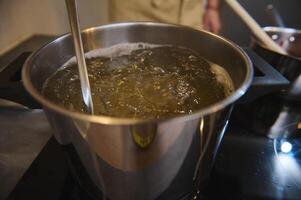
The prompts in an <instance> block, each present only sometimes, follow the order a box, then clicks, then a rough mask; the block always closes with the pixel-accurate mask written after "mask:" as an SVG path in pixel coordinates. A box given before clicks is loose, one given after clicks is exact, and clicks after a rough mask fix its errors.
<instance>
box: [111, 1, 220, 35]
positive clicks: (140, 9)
mask: <svg viewBox="0 0 301 200" xmlns="http://www.w3.org/2000/svg"><path fill="white" fill-rule="evenodd" d="M108 6H109V21H110V22H122V21H156V22H165V23H174V24H181V25H187V26H191V27H194V28H203V29H205V30H208V31H211V32H213V33H216V34H218V33H219V32H220V29H221V22H220V14H219V11H220V2H219V0H207V1H205V0H109V1H108Z"/></svg>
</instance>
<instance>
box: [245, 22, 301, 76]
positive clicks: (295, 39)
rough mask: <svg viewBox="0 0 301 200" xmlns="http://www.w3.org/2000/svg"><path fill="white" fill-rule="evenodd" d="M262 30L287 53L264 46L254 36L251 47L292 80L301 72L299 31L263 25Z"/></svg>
mask: <svg viewBox="0 0 301 200" xmlns="http://www.w3.org/2000/svg"><path fill="white" fill-rule="evenodd" d="M263 30H264V31H265V32H266V33H267V34H268V35H269V36H270V37H271V38H272V39H273V40H274V41H275V42H277V43H278V44H279V45H280V46H281V47H282V48H284V49H285V50H286V51H287V54H286V55H282V54H279V53H277V52H275V51H272V50H270V49H268V48H266V47H265V46H264V45H263V44H262V43H261V42H260V41H259V40H257V39H256V38H254V37H253V38H252V43H251V46H252V48H253V49H254V51H255V52H256V53H257V54H258V55H260V56H261V57H262V58H264V59H265V60H266V61H267V62H268V63H270V64H271V65H272V66H273V67H275V68H276V69H277V70H278V71H279V72H280V73H281V74H283V75H284V76H285V77H286V78H287V79H288V80H290V81H294V80H295V79H296V78H297V77H298V76H299V75H300V74H301V31H300V30H296V29H292V28H283V27H275V26H268V27H264V28H263Z"/></svg>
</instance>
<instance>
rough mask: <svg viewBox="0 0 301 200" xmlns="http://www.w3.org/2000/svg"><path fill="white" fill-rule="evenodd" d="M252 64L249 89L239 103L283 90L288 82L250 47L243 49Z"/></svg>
mask: <svg viewBox="0 0 301 200" xmlns="http://www.w3.org/2000/svg"><path fill="white" fill-rule="evenodd" d="M244 50H245V52H246V53H247V54H248V56H249V57H250V59H251V61H252V62H253V66H254V77H253V82H252V84H251V87H250V89H249V90H248V91H247V93H246V94H245V95H244V96H243V98H241V100H240V101H239V103H246V102H249V101H253V100H255V99H257V98H259V97H261V96H264V95H267V94H270V93H274V92H281V91H285V90H286V89H287V88H288V86H289V84H290V82H289V81H288V80H287V79H286V78H284V77H283V76H282V74H281V73H279V72H278V71H277V70H276V69H275V68H274V67H272V66H271V65H270V64H268V63H267V62H266V61H265V60H263V59H262V58H261V57H260V56H258V55H257V54H256V53H255V52H254V51H252V50H251V49H244Z"/></svg>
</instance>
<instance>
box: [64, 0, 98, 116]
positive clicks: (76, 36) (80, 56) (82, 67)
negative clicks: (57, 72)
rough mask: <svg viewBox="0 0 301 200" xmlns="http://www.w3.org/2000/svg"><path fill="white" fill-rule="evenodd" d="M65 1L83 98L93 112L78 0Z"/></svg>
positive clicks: (89, 110)
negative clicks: (78, 12) (78, 13)
mask: <svg viewBox="0 0 301 200" xmlns="http://www.w3.org/2000/svg"><path fill="white" fill-rule="evenodd" d="M65 2H66V6H67V11H68V17H69V22H70V27H71V33H72V36H73V43H74V47H75V54H76V59H77V63H78V71H79V78H80V84H81V91H82V95H83V100H84V103H85V105H86V106H87V109H88V112H90V113H91V114H93V102H92V95H91V88H90V82H89V77H88V71H87V65H86V60H85V54H84V48H83V42H82V38H81V31H80V27H79V20H78V15H77V5H76V0H65Z"/></svg>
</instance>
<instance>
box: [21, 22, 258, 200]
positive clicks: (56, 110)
mask: <svg viewBox="0 0 301 200" xmlns="http://www.w3.org/2000/svg"><path fill="white" fill-rule="evenodd" d="M83 41H84V49H85V51H89V50H93V49H97V48H102V47H109V46H112V45H115V44H119V43H125V42H147V43H155V44H173V45H180V46H184V47H187V48H190V49H193V50H195V51H196V52H198V53H199V54H200V55H202V56H203V57H204V58H206V59H207V60H209V61H211V62H214V63H216V64H218V65H220V66H222V67H223V68H224V69H225V70H226V71H227V72H228V74H229V75H230V77H231V79H232V81H233V85H234V88H235V90H234V92H233V93H232V94H231V95H230V96H228V97H227V98H225V99H224V100H222V101H220V102H218V103H215V104H213V105H211V106H209V107H206V108H204V109H202V110H199V111H197V112H195V113H193V114H190V115H182V116H176V117H173V118H169V119H164V120H144V119H132V118H115V117H108V116H89V115H86V114H82V113H77V112H72V111H69V110H67V109H65V108H62V107H60V106H58V105H56V104H54V103H52V102H51V101H49V100H48V99H46V98H45V97H43V95H42V94H41V89H42V86H43V84H44V82H45V80H46V79H47V78H48V77H49V76H50V75H51V74H53V73H54V72H55V71H56V70H57V69H58V68H59V67H60V66H61V65H62V64H64V63H65V62H66V61H67V60H69V59H70V58H71V57H73V56H74V49H73V43H72V39H71V36H70V35H69V34H68V35H64V36H62V37H60V38H58V39H56V40H55V41H53V42H51V43H50V44H48V45H46V46H44V47H43V48H41V49H40V50H38V51H37V52H35V53H34V54H33V55H32V56H31V57H30V58H29V59H28V60H27V61H26V63H25V66H24V69H23V74H22V77H23V81H24V85H25V87H26V89H27V90H28V91H29V93H30V94H31V95H32V96H33V97H34V98H35V99H36V100H38V101H39V102H40V103H41V104H42V105H43V107H44V110H45V112H46V113H47V117H48V119H49V122H50V123H51V125H52V127H53V129H54V135H55V137H56V139H57V140H58V141H59V143H60V144H62V145H66V144H72V145H74V147H75V149H76V150H77V153H78V155H79V157H80V159H81V162H82V164H83V165H84V167H85V169H86V171H87V172H88V174H89V175H90V178H91V179H92V180H93V182H94V183H95V184H96V185H97V187H98V188H99V190H101V191H102V192H103V193H104V194H105V196H106V197H108V198H109V199H113V200H119V199H123V200H130V199H131V200H135V199H144V200H149V199H160V198H164V194H165V193H166V191H174V192H173V194H172V197H171V196H169V197H168V199H179V198H180V197H182V196H183V195H186V194H189V193H190V194H192V193H193V192H195V195H196V194H198V192H196V191H193V188H195V187H198V186H199V184H201V183H202V182H203V181H204V180H205V179H206V178H207V177H208V175H209V172H210V168H211V165H212V161H213V159H214V156H215V153H216V151H217V148H218V146H219V143H220V141H221V139H222V136H223V133H224V131H225V128H226V126H227V122H228V119H229V115H230V111H231V106H232V104H233V103H234V102H235V101H237V100H238V99H239V98H240V97H241V96H242V95H243V94H244V93H245V92H246V90H247V89H248V87H249V86H250V83H251V81H252V76H253V68H252V63H251V62H250V60H249V58H248V56H246V54H245V53H244V51H243V50H241V49H240V48H239V47H238V46H236V45H234V44H233V43H231V42H229V41H227V40H226V39H223V38H222V37H219V36H216V35H214V34H211V33H209V32H205V31H199V30H195V29H192V28H188V27H184V26H177V25H170V24H160V23H147V22H145V23H121V24H112V25H105V26H101V27H96V28H90V29H87V30H85V31H83ZM54 164H55V163H54ZM58 167H59V166H58ZM183 174H185V176H180V175H183ZM179 177H180V178H179ZM193 194H194V193H193Z"/></svg>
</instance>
